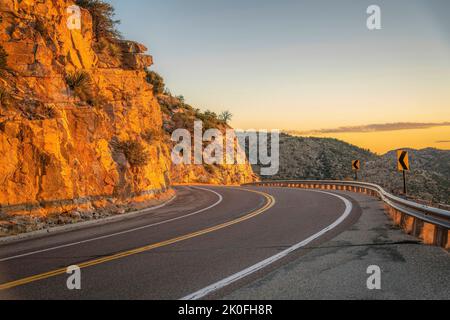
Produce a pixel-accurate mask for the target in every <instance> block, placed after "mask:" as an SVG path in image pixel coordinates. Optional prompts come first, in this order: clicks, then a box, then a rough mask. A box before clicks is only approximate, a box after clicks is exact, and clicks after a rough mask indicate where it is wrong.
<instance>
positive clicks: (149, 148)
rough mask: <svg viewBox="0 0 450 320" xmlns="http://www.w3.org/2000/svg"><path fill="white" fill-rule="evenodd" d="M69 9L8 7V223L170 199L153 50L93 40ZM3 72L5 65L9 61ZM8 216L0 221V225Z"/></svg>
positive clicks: (0, 138)
mask: <svg viewBox="0 0 450 320" xmlns="http://www.w3.org/2000/svg"><path fill="white" fill-rule="evenodd" d="M73 4H74V1H70V0H51V1H50V0H21V1H20V0H0V153H1V155H2V156H1V157H0V214H1V215H3V216H5V215H11V214H14V215H20V214H25V215H35V214H36V215H41V216H45V215H50V214H64V213H68V212H71V211H73V210H88V211H89V210H91V211H92V210H94V209H97V208H102V207H107V206H109V205H121V204H123V203H129V202H130V201H132V202H134V201H138V202H139V201H145V200H149V199H153V198H155V197H156V196H158V195H167V194H168V193H170V192H171V191H170V184H171V181H170V180H171V173H170V171H171V161H170V150H169V148H170V145H169V144H168V143H167V139H165V138H164V133H163V129H162V127H163V126H162V113H161V108H160V105H159V103H158V100H157V98H156V97H155V95H154V93H153V90H152V89H153V88H152V85H150V84H149V83H148V82H147V81H146V73H145V69H146V68H147V67H149V66H150V65H151V64H152V57H151V56H149V55H146V54H145V52H146V50H147V49H146V48H145V47H144V46H143V45H140V44H138V43H135V42H131V41H124V40H119V39H114V40H111V39H103V38H99V37H98V35H96V34H95V32H94V29H93V18H92V15H91V13H90V11H88V10H86V9H82V10H81V29H72V30H70V29H71V28H69V27H68V25H67V22H68V19H69V15H70V13H68V11H67V8H68V7H69V6H71V5H73ZM3 58H4V62H5V63H4V64H3V65H2V63H1V62H2V59H3ZM1 218H2V217H1V216H0V220H2V219H1Z"/></svg>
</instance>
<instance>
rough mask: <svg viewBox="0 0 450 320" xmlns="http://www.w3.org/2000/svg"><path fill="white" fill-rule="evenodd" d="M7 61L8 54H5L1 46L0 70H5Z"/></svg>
mask: <svg viewBox="0 0 450 320" xmlns="http://www.w3.org/2000/svg"><path fill="white" fill-rule="evenodd" d="M7 60H8V54H7V53H6V51H5V49H4V48H3V47H2V46H0V69H6V68H7Z"/></svg>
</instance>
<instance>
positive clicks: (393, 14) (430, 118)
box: [109, 0, 450, 153]
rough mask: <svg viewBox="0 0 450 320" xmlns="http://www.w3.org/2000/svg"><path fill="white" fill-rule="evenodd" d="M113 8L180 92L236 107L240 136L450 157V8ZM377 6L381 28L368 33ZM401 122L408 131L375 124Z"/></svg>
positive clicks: (396, 0) (193, 2) (270, 0)
mask: <svg viewBox="0 0 450 320" xmlns="http://www.w3.org/2000/svg"><path fill="white" fill-rule="evenodd" d="M109 2H110V3H112V4H113V5H114V6H115V8H116V12H117V18H118V19H120V20H121V21H122V23H121V25H120V30H121V32H122V33H123V35H124V37H125V38H127V39H133V40H136V41H138V42H141V43H143V44H145V45H147V46H148V47H149V53H150V54H151V55H153V57H154V61H155V65H154V66H153V69H154V70H155V71H157V72H159V73H160V74H161V75H163V77H164V78H165V80H166V84H167V86H168V88H169V89H170V90H171V92H172V93H174V94H182V95H183V96H184V97H185V98H186V101H187V103H189V104H191V105H193V106H195V107H198V108H201V109H204V110H206V109H210V110H212V111H216V112H220V111H222V110H230V111H231V112H232V113H233V114H234V119H233V122H232V125H233V126H234V127H236V128H239V129H281V130H291V131H296V132H303V133H308V135H314V136H321V137H336V138H340V139H344V140H345V141H347V142H350V143H353V144H356V145H358V146H361V147H364V148H367V149H371V150H372V151H375V152H378V153H384V152H386V151H388V150H391V149H397V148H402V147H413V148H423V147H436V148H441V149H450V124H449V123H447V122H450V90H449V88H450V19H449V14H450V1H448V0H390V1H387V0H370V1H366V0H339V1H337V0H277V1H275V0H152V1H146V0H110V1H109ZM372 4H376V5H378V6H380V8H381V14H382V16H381V18H382V20H381V22H382V30H375V31H369V30H368V29H367V26H366V21H367V18H368V15H367V13H366V10H367V8H368V6H369V5H372ZM399 123H403V124H405V123H407V124H408V125H407V126H406V127H405V125H403V126H399V128H397V127H396V126H392V125H390V126H388V127H389V128H388V129H389V130H386V128H385V129H383V130H380V129H379V126H370V125H374V124H377V125H383V124H399ZM418 123H419V124H420V123H422V124H423V123H427V124H431V125H429V126H425V127H419V128H418V127H417V125H416V124H418ZM443 123H447V125H442V124H443ZM433 124H438V125H433ZM364 126H369V127H367V130H366V129H362V130H361V129H360V130H354V129H352V128H354V127H358V128H361V127H364ZM336 128H347V129H349V130H347V131H343V130H334V129H336ZM397 129H401V130H397ZM313 131H314V132H313Z"/></svg>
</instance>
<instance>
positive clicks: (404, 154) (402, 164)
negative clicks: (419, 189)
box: [397, 150, 410, 196]
mask: <svg viewBox="0 0 450 320" xmlns="http://www.w3.org/2000/svg"><path fill="white" fill-rule="evenodd" d="M397 167H398V171H401V172H403V192H404V194H405V196H407V195H408V188H407V184H406V171H409V170H410V165H409V153H408V151H405V150H398V151H397Z"/></svg>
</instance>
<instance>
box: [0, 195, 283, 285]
mask: <svg viewBox="0 0 450 320" xmlns="http://www.w3.org/2000/svg"><path fill="white" fill-rule="evenodd" d="M240 190H245V191H248V192H253V193H256V194H260V195H262V196H264V198H266V204H265V205H264V206H263V207H262V208H260V209H258V210H256V211H253V212H251V213H249V214H247V215H245V216H243V217H241V218H238V219H236V220H232V221H229V222H225V223H223V224H220V225H217V226H214V227H211V228H207V229H204V230H201V231H197V232H194V233H190V234H187V235H184V236H180V237H177V238H174V239H170V240H166V241H162V242H158V243H154V244H150V245H147V246H144V247H141V248H137V249H132V250H129V251H124V252H120V253H117V254H114V255H111V256H107V257H103V258H99V259H95V260H91V261H87V262H83V263H81V264H78V267H80V268H81V269H83V268H88V267H93V266H96V265H99V264H102V263H106V262H110V261H114V260H118V259H122V258H126V257H129V256H132V255H136V254H140V253H143V252H147V251H151V250H154V249H157V248H161V247H165V246H168V245H171V244H174V243H177V242H181V241H185V240H189V239H192V238H195V237H199V236H202V235H205V234H208V233H212V232H215V231H218V230H221V229H224V228H228V227H231V226H233V225H236V224H238V223H241V222H244V221H247V220H249V219H252V218H255V217H257V216H259V215H261V214H262V213H264V212H266V211H267V210H269V209H270V208H272V207H273V206H274V205H275V203H276V201H275V198H274V197H273V196H271V195H269V194H267V193H264V192H259V191H254V190H248V189H240ZM66 272H67V267H66V268H61V269H57V270H53V271H50V272H46V273H41V274H38V275H35V276H31V277H27V278H23V279H20V280H16V281H12V282H8V283H4V284H1V285H0V290H8V289H12V288H15V287H18V286H23V285H25V284H28V283H32V282H36V281H40V280H44V279H48V278H51V277H55V276H59V275H62V274H66Z"/></svg>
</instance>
